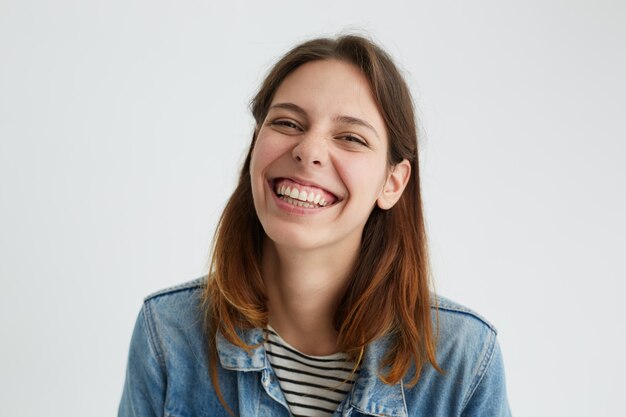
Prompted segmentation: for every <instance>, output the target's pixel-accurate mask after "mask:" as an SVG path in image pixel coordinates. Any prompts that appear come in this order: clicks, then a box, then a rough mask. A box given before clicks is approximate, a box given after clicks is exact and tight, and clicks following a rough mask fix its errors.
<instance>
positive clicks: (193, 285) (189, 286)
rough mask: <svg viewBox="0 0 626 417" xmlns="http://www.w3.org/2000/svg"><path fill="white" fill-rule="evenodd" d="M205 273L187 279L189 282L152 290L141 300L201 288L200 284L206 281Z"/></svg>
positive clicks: (202, 284) (145, 300)
mask: <svg viewBox="0 0 626 417" xmlns="http://www.w3.org/2000/svg"><path fill="white" fill-rule="evenodd" d="M206 278H207V277H206V275H205V276H202V277H200V278H196V279H194V280H193V281H189V282H184V283H182V284H178V285H174V286H172V287H168V288H164V289H162V290H159V291H156V292H153V293H152V294H149V295H148V296H146V297H145V298H144V299H143V301H144V302H147V301H150V300H152V299H155V298H159V297H162V296H165V295H170V294H175V293H178V292H181V291H187V290H196V289H199V288H201V287H202V286H204V284H205V282H206Z"/></svg>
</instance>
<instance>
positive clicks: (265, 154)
mask: <svg viewBox="0 0 626 417" xmlns="http://www.w3.org/2000/svg"><path fill="white" fill-rule="evenodd" d="M283 148H284V145H283V146H281V143H280V142H279V141H276V140H273V138H272V137H271V135H261V134H259V136H258V137H257V141H256V143H255V146H254V150H253V151H252V159H251V161H250V171H251V172H258V170H259V169H260V170H264V169H265V168H266V167H267V166H268V165H269V164H270V163H271V162H273V161H274V160H276V159H277V158H278V157H279V156H280V155H282V154H283V153H285V152H286V149H283Z"/></svg>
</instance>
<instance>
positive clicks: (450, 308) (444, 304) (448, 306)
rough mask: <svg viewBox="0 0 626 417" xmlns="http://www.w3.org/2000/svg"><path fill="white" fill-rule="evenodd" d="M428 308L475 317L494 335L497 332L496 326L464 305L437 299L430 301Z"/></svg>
mask: <svg viewBox="0 0 626 417" xmlns="http://www.w3.org/2000/svg"><path fill="white" fill-rule="evenodd" d="M430 308H431V309H434V310H436V311H437V312H439V311H447V312H450V313H457V314H461V315H465V316H469V317H473V318H475V319H477V320H478V321H480V322H481V323H482V324H484V325H485V326H487V327H488V328H489V329H490V330H491V331H492V332H493V333H494V334H495V335H497V334H498V330H497V329H496V327H495V326H494V325H493V324H491V323H490V322H489V321H488V320H487V319H486V318H484V317H483V316H481V315H480V314H478V313H476V312H475V311H473V310H471V309H469V308H467V307H464V306H462V305H459V304H456V303H452V302H450V301H448V300H445V299H438V300H437V301H435V302H432V303H431V305H430Z"/></svg>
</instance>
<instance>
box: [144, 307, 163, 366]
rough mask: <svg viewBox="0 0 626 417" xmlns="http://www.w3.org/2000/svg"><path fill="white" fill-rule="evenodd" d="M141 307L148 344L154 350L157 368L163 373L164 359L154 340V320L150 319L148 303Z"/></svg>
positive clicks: (150, 310) (150, 312) (150, 311)
mask: <svg viewBox="0 0 626 417" xmlns="http://www.w3.org/2000/svg"><path fill="white" fill-rule="evenodd" d="M143 306H144V314H143V316H144V320H145V321H146V331H147V333H148V340H149V342H150V345H151V346H152V349H154V353H155V354H156V357H157V361H158V362H159V366H160V367H161V370H162V371H163V372H165V359H164V357H163V354H162V353H161V351H160V350H159V348H158V344H157V340H156V338H157V336H156V333H157V331H156V324H155V323H154V320H153V318H152V309H151V307H150V303H148V302H145V303H144V305H143Z"/></svg>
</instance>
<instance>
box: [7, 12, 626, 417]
mask: <svg viewBox="0 0 626 417" xmlns="http://www.w3.org/2000/svg"><path fill="white" fill-rule="evenodd" d="M225 3H226V2H217V1H206V2H201V1H147V0H145V1H127V0H124V1H122V0H113V1H96V0H92V1H67V0H64V1H60V0H57V1H45V0H38V1H32V0H0V279H1V286H0V335H1V342H0V415H2V416H41V415H47V416H111V415H115V413H116V412H117V405H118V401H119V398H120V394H121V389H122V384H123V379H124V368H125V363H126V354H127V349H128V343H129V340H130V335H131V330H132V326H133V324H134V320H135V318H136V315H137V313H138V311H139V308H140V305H141V301H142V298H143V296H145V295H147V294H148V293H150V292H152V291H155V290H157V289H160V288H163V287H165V286H169V285H173V284H177V283H180V282H183V281H186V280H189V279H192V278H195V277H198V276H200V275H202V274H204V273H205V271H206V267H207V259H208V252H209V248H210V241H211V238H212V234H213V230H214V227H215V223H216V221H217V218H218V216H219V214H220V213H221V210H222V208H223V205H224V203H225V201H226V199H227V197H228V196H229V194H230V192H231V191H232V190H233V187H234V184H235V180H236V177H237V173H238V169H239V166H240V164H241V162H242V158H243V155H244V152H245V148H246V146H247V144H248V142H249V139H250V136H251V131H252V126H253V124H252V118H251V116H249V113H248V109H247V105H248V102H249V100H250V98H251V97H252V95H253V93H254V92H255V89H256V87H257V86H258V83H259V81H260V80H261V79H262V77H263V76H264V74H265V72H266V71H267V69H268V68H269V66H270V65H271V64H272V63H273V62H274V61H275V60H276V58H277V57H278V56H279V55H280V54H282V53H284V52H286V50H287V49H288V48H289V47H291V46H293V45H294V44H296V43H298V42H300V41H302V40H305V39H308V38H310V37H314V36H320V35H334V34H337V33H338V32H340V31H342V30H354V29H357V30H362V31H365V32H367V33H369V34H370V35H371V36H372V37H373V38H374V39H375V40H377V41H378V42H379V43H381V44H382V45H383V46H384V47H385V48H386V49H387V50H388V51H389V52H390V53H391V54H392V55H393V56H394V57H395V59H396V60H397V61H398V63H399V65H400V66H401V68H402V69H403V71H404V72H405V74H406V77H407V79H408V81H409V83H410V85H411V88H412V90H413V93H414V96H415V101H416V103H417V105H418V107H419V118H420V120H421V128H422V131H423V135H422V137H421V145H420V146H421V161H422V166H423V172H422V175H423V183H424V199H425V202H426V210H427V213H426V214H427V219H428V229H429V234H430V242H431V250H432V258H433V259H432V264H433V273H434V276H435V283H436V287H437V291H438V292H439V293H441V294H442V295H445V296H447V297H450V298H452V299H455V300H456V301H459V302H461V303H463V304H465V305H468V306H470V307H471V308H473V309H475V310H477V311H478V312H479V313H481V314H482V315H484V316H485V317H487V318H488V319H489V320H490V321H491V322H492V323H494V324H495V326H496V327H497V328H498V329H499V337H500V343H501V345H502V350H503V354H504V359H505V366H506V372H507V378H508V391H509V397H510V403H511V407H512V410H513V412H514V414H515V415H516V416H556V415H562V416H570V417H575V416H617V415H624V414H623V413H624V408H623V396H624V378H623V376H624V374H625V373H626V360H625V356H626V355H625V352H626V325H625V323H624V322H625V320H624V318H625V314H624V312H623V310H622V308H621V302H622V300H623V297H624V288H625V287H624V284H623V281H624V280H625V279H626V267H625V266H624V252H625V249H626V237H625V236H626V221H625V220H624V218H623V216H624V213H626V192H625V188H626V187H625V186H626V168H625V166H624V162H625V157H626V145H625V144H624V141H625V140H626V134H625V131H626V129H625V127H624V123H625V117H624V114H625V110H626V99H625V97H626V76H625V74H626V46H625V43H626V42H625V40H626V7H625V6H624V3H622V2H618V1H558V2H557V1H518V2H514V3H512V2H497V1H471V2H469V1H465V2H463V1H457V2H443V1H411V2H408V1H407V2H398V1H382V2H381V1H319V0H318V1H308V2H293V1H274V0H266V1H260V2H241V1H232V2H229V3H228V5H224V4H225ZM295 3H300V4H298V5H294V4H295Z"/></svg>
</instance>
